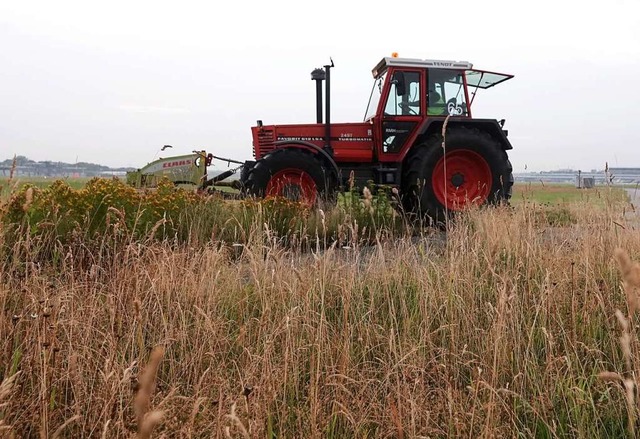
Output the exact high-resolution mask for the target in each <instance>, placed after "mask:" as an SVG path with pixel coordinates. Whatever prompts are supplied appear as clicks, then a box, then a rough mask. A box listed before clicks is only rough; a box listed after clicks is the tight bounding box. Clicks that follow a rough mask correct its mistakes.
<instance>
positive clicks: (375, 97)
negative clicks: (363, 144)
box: [364, 73, 387, 122]
mask: <svg viewBox="0 0 640 439" xmlns="http://www.w3.org/2000/svg"><path fill="white" fill-rule="evenodd" d="M386 77H387V74H386V73H384V74H383V75H382V76H380V77H379V78H378V79H376V80H375V81H374V82H373V88H372V89H371V95H370V96H369V105H368V106H367V111H366V113H365V115H364V120H365V122H366V121H368V120H370V119H371V118H372V117H373V116H375V115H376V111H377V110H378V103H380V96H381V95H382V90H383V88H384V81H385V79H386Z"/></svg>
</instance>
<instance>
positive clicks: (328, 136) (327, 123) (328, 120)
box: [324, 58, 334, 156]
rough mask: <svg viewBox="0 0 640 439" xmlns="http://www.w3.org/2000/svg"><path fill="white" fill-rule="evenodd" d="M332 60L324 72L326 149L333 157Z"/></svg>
mask: <svg viewBox="0 0 640 439" xmlns="http://www.w3.org/2000/svg"><path fill="white" fill-rule="evenodd" d="M329 59H330V60H331V64H327V65H326V66H324V70H325V71H326V73H327V83H326V85H325V93H326V95H327V96H326V97H325V101H326V104H325V113H326V114H325V121H324V124H325V125H324V126H325V129H324V149H325V150H326V151H327V152H328V153H329V155H331V156H333V148H331V70H330V69H331V68H333V67H334V64H333V60H332V59H331V58H329Z"/></svg>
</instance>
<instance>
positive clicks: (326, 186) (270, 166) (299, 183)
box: [245, 148, 334, 206]
mask: <svg viewBox="0 0 640 439" xmlns="http://www.w3.org/2000/svg"><path fill="white" fill-rule="evenodd" d="M245 188H246V191H247V194H248V195H249V196H254V197H258V198H263V197H284V198H287V199H289V200H292V201H298V202H301V203H302V204H305V205H308V206H313V205H316V204H317V202H318V201H320V199H323V198H326V197H327V196H328V195H329V194H331V193H332V192H333V188H334V184H333V178H331V176H330V175H328V173H327V172H326V170H325V168H324V167H323V166H322V163H321V162H320V161H319V160H318V159H316V157H315V156H314V155H313V153H311V152H306V151H303V150H301V149H292V148H283V149H278V150H275V151H273V152H271V153H269V154H267V155H266V156H264V157H263V158H262V159H261V160H258V161H257V162H256V164H255V166H254V167H253V168H252V169H251V170H250V171H249V173H248V176H247V181H246V183H245Z"/></svg>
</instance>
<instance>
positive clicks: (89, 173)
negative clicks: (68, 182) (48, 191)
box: [0, 155, 133, 177]
mask: <svg viewBox="0 0 640 439" xmlns="http://www.w3.org/2000/svg"><path fill="white" fill-rule="evenodd" d="M132 169H133V168H110V167H109V166H104V165H99V164H96V163H88V162H77V163H65V162H54V161H51V160H44V161H39V162H37V161H35V160H31V159H29V158H28V157H25V156H22V155H19V156H16V157H15V158H10V159H6V160H3V161H1V162H0V175H3V176H9V175H11V173H12V172H13V175H14V176H30V177H37V176H40V177H67V176H77V177H95V176H99V175H108V174H114V175H118V174H124V173H125V172H127V171H131V170H132Z"/></svg>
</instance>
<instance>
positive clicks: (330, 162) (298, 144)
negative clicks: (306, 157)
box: [275, 140, 341, 182]
mask: <svg viewBox="0 0 640 439" xmlns="http://www.w3.org/2000/svg"><path fill="white" fill-rule="evenodd" d="M275 147H276V150H277V149H285V148H296V149H301V150H304V151H310V152H312V153H314V154H318V155H319V156H320V158H321V160H322V162H323V163H324V164H325V165H326V166H327V167H328V168H329V169H330V170H331V172H332V173H333V174H334V176H335V178H336V182H340V177H341V174H340V168H338V165H337V164H336V161H335V160H334V159H333V157H331V155H329V153H328V152H327V151H325V150H324V149H322V148H320V147H319V146H317V145H314V144H313V143H310V142H305V141H302V140H282V141H280V142H275Z"/></svg>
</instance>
